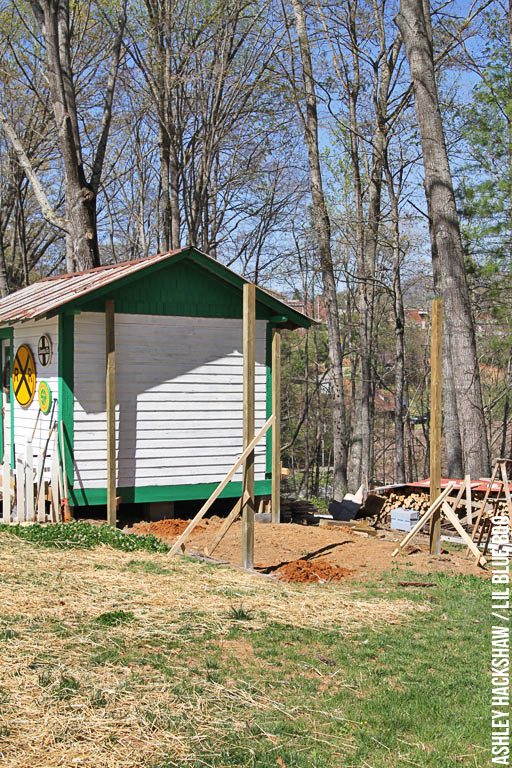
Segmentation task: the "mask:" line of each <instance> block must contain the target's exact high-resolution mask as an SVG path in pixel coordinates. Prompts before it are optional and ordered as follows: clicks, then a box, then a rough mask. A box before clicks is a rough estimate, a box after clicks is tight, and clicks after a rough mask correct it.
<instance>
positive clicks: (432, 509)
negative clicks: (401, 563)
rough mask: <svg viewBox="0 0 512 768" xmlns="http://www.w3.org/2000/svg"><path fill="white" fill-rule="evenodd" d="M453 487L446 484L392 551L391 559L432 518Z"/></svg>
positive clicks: (450, 484)
mask: <svg viewBox="0 0 512 768" xmlns="http://www.w3.org/2000/svg"><path fill="white" fill-rule="evenodd" d="M453 485H454V484H453V483H452V482H450V483H448V485H447V486H446V488H445V489H444V491H443V492H442V493H441V494H440V495H439V496H438V497H437V499H435V500H434V501H433V503H432V504H431V505H430V507H429V508H428V509H427V511H426V512H425V514H423V515H422V516H421V517H420V519H419V520H418V522H417V523H416V525H415V526H414V528H411V530H410V531H409V533H408V534H407V535H406V536H404V538H403V539H402V541H401V542H400V544H399V545H398V547H397V548H396V549H394V550H393V552H392V553H391V556H392V557H395V555H397V554H398V553H399V552H400V550H401V549H403V548H404V547H405V546H406V545H407V544H408V543H409V542H410V541H411V539H413V538H414V537H415V536H416V534H417V533H419V532H420V531H421V529H422V528H423V526H424V525H425V523H428V521H429V520H430V519H431V518H432V515H433V514H434V513H435V512H436V511H437V510H438V509H439V508H440V506H441V504H442V503H443V501H444V500H445V499H446V497H447V496H448V494H449V493H451V491H452V489H453Z"/></svg>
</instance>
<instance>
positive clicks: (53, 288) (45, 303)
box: [0, 247, 315, 326]
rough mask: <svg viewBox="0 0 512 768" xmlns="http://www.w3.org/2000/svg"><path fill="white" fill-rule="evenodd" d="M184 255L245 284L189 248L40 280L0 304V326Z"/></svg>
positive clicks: (50, 310) (266, 294) (43, 312)
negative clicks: (209, 263)
mask: <svg viewBox="0 0 512 768" xmlns="http://www.w3.org/2000/svg"><path fill="white" fill-rule="evenodd" d="M186 252H190V253H192V254H193V253H195V254H196V255H197V257H200V258H201V259H207V262H206V263H208V262H212V266H213V265H215V266H216V268H217V270H218V268H219V267H221V268H222V270H225V271H226V273H227V274H231V275H236V277H237V278H238V280H240V281H241V282H242V283H244V282H247V281H246V280H245V279H244V278H242V277H241V276H240V275H238V274H237V273H236V272H234V271H233V270H231V269H229V267H226V266H225V265H223V264H221V263H220V262H218V261H216V260H215V259H212V258H211V257H210V256H207V255H206V254H204V253H202V252H201V251H198V250H197V249H195V248H190V247H187V248H179V249H177V250H174V251H168V252H166V253H159V254H157V255H156V256H149V257H147V258H143V259H137V260H135V261H122V262H119V263H117V264H108V265H106V266H103V267H95V268H94V269H88V270H86V271H84V272H73V273H64V274H62V275H56V276H54V277H45V278H42V279H41V280H38V281H37V282H36V283H32V285H28V286H27V287H26V288H21V289H20V290H19V291H16V292H15V293H12V294H10V295H9V296H6V297H5V298H4V299H1V300H0V324H12V323H19V322H24V321H27V320H36V319H38V318H41V317H45V316H47V315H51V314H55V313H56V312H58V310H59V309H60V308H61V307H64V306H65V305H66V304H69V303H70V302H72V301H74V300H75V299H78V298H82V297H83V296H86V295H88V294H93V293H94V292H95V291H97V290H98V289H100V288H104V287H105V286H107V285H110V284H111V283H115V282H117V281H118V280H120V279H122V278H126V277H128V276H130V275H133V274H135V273H137V272H140V271H142V270H144V269H147V268H148V267H151V266H153V265H155V264H158V263H160V262H165V261H167V260H170V259H172V258H173V257H175V256H177V255H180V254H184V253H186ZM258 292H259V294H260V299H262V300H263V301H264V302H265V298H267V302H268V303H270V302H271V301H273V302H278V303H279V304H280V305H282V307H283V309H284V308H286V309H288V310H291V312H292V313H293V314H294V315H296V316H298V317H299V318H301V320H302V321H306V323H304V322H300V321H299V325H306V326H307V325H309V324H310V323H314V322H315V321H314V320H312V319H311V318H309V317H307V315H304V314H303V313H301V312H297V310H295V309H293V308H292V307H289V306H288V305H287V304H286V303H285V302H283V301H281V300H280V299H277V298H276V297H275V296H273V295H272V293H270V292H269V291H265V290H264V289H262V288H260V287H259V286H258ZM268 300H270V301H268Z"/></svg>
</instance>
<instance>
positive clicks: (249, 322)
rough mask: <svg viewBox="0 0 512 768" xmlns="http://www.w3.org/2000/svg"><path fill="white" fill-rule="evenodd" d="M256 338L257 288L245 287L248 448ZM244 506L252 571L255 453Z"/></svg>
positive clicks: (247, 469)
mask: <svg viewBox="0 0 512 768" xmlns="http://www.w3.org/2000/svg"><path fill="white" fill-rule="evenodd" d="M255 336H256V286H255V285H252V284H250V283H246V284H245V285H244V293H243V354H244V366H243V375H244V382H243V392H244V403H243V415H244V427H243V441H244V448H246V447H247V446H248V445H249V443H250V442H251V441H252V440H253V438H254V411H255V407H254V382H255V355H254V341H255ZM242 499H243V506H242V566H243V567H244V568H246V569H248V570H251V569H252V568H253V566H254V450H252V451H251V453H250V454H249V455H248V456H247V458H246V459H245V461H244V464H243V494H242Z"/></svg>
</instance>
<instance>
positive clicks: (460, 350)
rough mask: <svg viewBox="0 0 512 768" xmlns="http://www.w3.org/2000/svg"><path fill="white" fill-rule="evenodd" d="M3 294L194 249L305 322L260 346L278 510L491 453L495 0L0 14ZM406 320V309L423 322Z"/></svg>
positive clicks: (496, 392) (510, 116)
mask: <svg viewBox="0 0 512 768" xmlns="http://www.w3.org/2000/svg"><path fill="white" fill-rule="evenodd" d="M0 51H1V65H0V294H1V295H2V296H5V295H7V294H8V293H9V292H11V291H13V290H16V289H17V288H19V287H22V286H24V285H26V284H28V283H29V282H31V281H32V280H34V279H37V278H38V277H39V276H41V275H47V274H53V273H55V272H57V271H61V270H67V271H76V270H81V269H87V268H89V267H93V266H97V265H99V264H107V263H111V262H113V261H120V260H123V259H127V258H140V257H143V256H147V255H150V254H151V253H154V252H156V251H163V250H168V249H171V248H176V247H180V246H183V245H187V244H192V245H195V246H197V247H199V248H201V249H202V250H204V251H205V252H207V253H209V254H210V255H212V256H214V257H215V258H218V259H219V260H221V261H222V262H224V263H226V264H228V265H231V266H233V268H235V269H236V270H238V271H240V272H241V273H243V274H244V275H245V276H246V277H248V278H249V279H251V280H254V281H255V282H257V283H260V284H262V285H265V286H268V287H270V288H272V289H273V290H276V291H279V292H280V293H282V294H283V295H285V296H287V297H291V298H292V300H293V301H295V302H297V305H298V306H300V307H301V308H303V309H304V310H305V311H307V312H309V313H310V314H313V315H314V316H315V317H316V318H317V319H318V320H319V321H320V324H319V325H318V326H317V327H316V328H315V329H314V330H313V331H311V332H310V333H309V334H307V335H299V334H295V335H293V336H292V335H290V336H289V337H288V338H285V340H284V348H283V360H284V371H283V388H284V401H283V419H284V421H283V431H284V439H283V460H284V463H285V464H286V463H288V464H289V465H290V466H291V467H292V468H293V470H294V472H293V474H292V476H291V479H290V482H291V483H292V486H293V490H294V491H295V492H296V493H303V494H306V495H316V496H319V495H320V496H321V495H327V496H328V495H331V494H333V495H334V496H335V497H337V498H339V497H340V496H341V495H342V494H343V493H344V491H345V490H346V489H347V487H348V489H349V490H351V491H354V490H356V488H357V487H358V486H359V485H360V483H362V482H363V483H367V484H369V485H372V484H374V483H380V482H393V481H396V482H402V481H403V480H405V479H406V478H409V479H413V478H417V477H419V476H423V475H425V476H426V475H428V448H427V446H428V430H429V403H428V377H429V321H428V310H429V306H430V300H431V298H432V297H433V296H434V295H440V296H442V298H443V300H444V303H445V348H444V363H443V367H444V398H443V403H444V438H445V466H444V471H445V472H446V473H449V474H450V475H453V476H463V475H464V473H465V472H470V473H471V475H472V476H475V477H476V476H484V475H486V474H487V473H488V471H489V462H490V458H491V456H494V455H497V454H502V455H512V429H511V421H512V400H511V396H512V334H511V330H510V321H509V315H510V313H509V311H508V299H509V293H510V286H511V283H510V266H511V248H512V192H511V190H512V125H511V121H512V95H511V94H512V5H511V4H510V0H509V4H506V2H504V1H501V0H491V1H490V2H489V0H482V2H481V3H469V2H468V3H467V4H466V6H465V4H462V5H461V4H460V3H459V4H455V3H453V4H449V5H448V6H446V4H441V3H439V4H435V3H434V4H430V5H429V4H428V3H427V2H426V1H425V0H401V2H400V3H399V2H398V0H343V2H338V3H331V2H330V1H329V0H319V2H315V3H313V2H309V0H282V1H281V0H280V1H279V2H274V0H266V1H264V2H262V3H254V2H251V1H249V0H144V2H143V3H134V2H131V0H115V1H114V2H112V3H105V2H103V0H94V1H93V0H83V1H82V0H79V2H76V3H73V4H71V3H69V0H30V2H20V1H19V0H14V1H11V0H9V1H8V0H4V1H3V2H1V3H0ZM425 313H427V314H425Z"/></svg>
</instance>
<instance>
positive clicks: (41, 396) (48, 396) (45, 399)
mask: <svg viewBox="0 0 512 768" xmlns="http://www.w3.org/2000/svg"><path fill="white" fill-rule="evenodd" d="M37 399H38V401H39V407H40V409H41V413H44V415H45V416H46V414H47V413H49V412H50V408H51V407H52V391H51V389H50V386H49V384H48V382H47V381H41V382H39V387H38V388H37Z"/></svg>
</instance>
